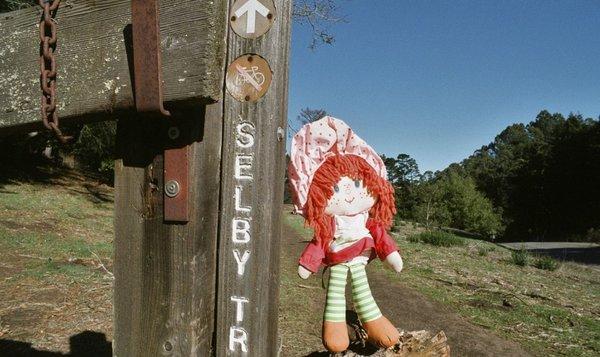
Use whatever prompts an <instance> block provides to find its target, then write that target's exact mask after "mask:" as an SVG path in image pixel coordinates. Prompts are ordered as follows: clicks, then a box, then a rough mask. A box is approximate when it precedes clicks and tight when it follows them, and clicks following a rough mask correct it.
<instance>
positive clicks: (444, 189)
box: [414, 171, 502, 237]
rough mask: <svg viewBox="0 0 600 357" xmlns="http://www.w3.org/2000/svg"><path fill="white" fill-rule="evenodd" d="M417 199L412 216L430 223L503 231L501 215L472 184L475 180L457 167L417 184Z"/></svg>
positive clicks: (485, 231) (488, 234) (491, 232)
mask: <svg viewBox="0 0 600 357" xmlns="http://www.w3.org/2000/svg"><path fill="white" fill-rule="evenodd" d="M417 191H418V192H419V193H418V196H419V199H420V202H419V203H418V204H417V205H416V207H415V209H414V212H415V214H414V215H415V217H416V218H417V220H419V221H420V222H423V223H424V224H426V225H428V226H430V225H438V226H448V227H453V228H458V229H463V230H466V231H469V232H474V233H479V234H481V235H484V236H485V237H494V236H495V235H496V234H498V233H500V232H501V231H502V224H501V217H500V215H499V214H498V213H496V212H495V211H494V208H493V207H492V204H491V202H490V200H488V199H487V198H486V197H485V196H483V194H482V193H481V192H479V191H478V190H477V188H476V186H475V182H474V181H473V180H472V179H471V178H469V177H465V176H463V175H461V174H459V173H458V172H456V171H448V172H446V173H444V174H442V175H438V177H437V178H435V179H433V180H429V181H425V182H421V183H419V185H418V189H417Z"/></svg>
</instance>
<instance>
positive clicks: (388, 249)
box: [367, 220, 404, 273]
mask: <svg viewBox="0 0 600 357" xmlns="http://www.w3.org/2000/svg"><path fill="white" fill-rule="evenodd" d="M367 228H368V229H369V232H370V233H371V236H372V237H373V240H374V241H375V251H376V252H377V256H378V257H379V259H381V260H383V261H384V262H386V263H387V264H388V265H389V266H390V267H392V268H393V269H394V270H395V271H396V272H398V273H399V272H401V271H402V268H403V267H404V263H403V262H402V257H401V256H400V250H399V249H398V246H397V245H396V242H395V241H394V240H393V239H392V237H390V235H389V234H388V233H387V232H386V231H385V228H383V226H382V225H381V224H380V223H377V222H375V221H374V220H369V221H368V222H367Z"/></svg>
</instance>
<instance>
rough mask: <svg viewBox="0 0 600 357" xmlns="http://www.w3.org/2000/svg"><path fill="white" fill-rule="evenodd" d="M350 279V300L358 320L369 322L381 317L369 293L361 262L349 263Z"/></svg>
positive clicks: (369, 289)
mask: <svg viewBox="0 0 600 357" xmlns="http://www.w3.org/2000/svg"><path fill="white" fill-rule="evenodd" d="M350 279H351V281H352V300H353V301H354V306H355V308H356V313H357V314H358V318H359V319H360V321H361V322H369V321H373V320H376V319H378V318H379V317H381V316H382V314H381V311H380V310H379V307H378V306H377V303H376V302H375V299H373V294H371V288H370V287H369V281H368V280H367V273H366V271H365V266H364V265H363V264H355V265H351V266H350Z"/></svg>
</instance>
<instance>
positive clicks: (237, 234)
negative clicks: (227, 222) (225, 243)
mask: <svg viewBox="0 0 600 357" xmlns="http://www.w3.org/2000/svg"><path fill="white" fill-rule="evenodd" d="M231 226H232V227H231V230H232V232H233V233H232V234H231V240H232V241H233V243H248V242H250V238H251V236H250V222H249V221H248V220H246V219H243V218H236V219H234V220H233V221H232V222H231Z"/></svg>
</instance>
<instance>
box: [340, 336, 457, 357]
mask: <svg viewBox="0 0 600 357" xmlns="http://www.w3.org/2000/svg"><path fill="white" fill-rule="evenodd" d="M398 331H399V332H400V341H399V342H398V343H397V344H396V345H395V346H394V347H392V348H390V349H379V350H377V349H374V347H371V348H370V347H369V346H368V345H365V344H364V341H362V339H360V338H358V339H356V340H354V341H353V342H352V344H351V346H350V349H349V350H348V351H346V352H344V353H343V354H341V357H362V356H371V357H392V356H395V357H397V356H402V357H449V356H450V346H449V345H448V339H447V338H446V334H445V333H444V331H439V332H438V333H436V334H435V335H434V334H433V333H432V332H430V331H426V330H420V331H404V330H401V329H398ZM360 335H361V334H357V336H360Z"/></svg>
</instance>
